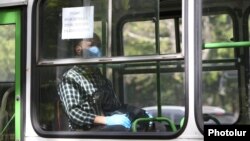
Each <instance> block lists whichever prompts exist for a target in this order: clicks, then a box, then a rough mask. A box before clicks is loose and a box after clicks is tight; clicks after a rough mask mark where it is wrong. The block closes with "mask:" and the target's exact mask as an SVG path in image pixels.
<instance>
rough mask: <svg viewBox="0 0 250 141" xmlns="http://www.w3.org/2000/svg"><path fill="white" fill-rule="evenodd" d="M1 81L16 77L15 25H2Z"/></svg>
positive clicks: (0, 45) (0, 37)
mask: <svg viewBox="0 0 250 141" xmlns="http://www.w3.org/2000/svg"><path fill="white" fill-rule="evenodd" d="M0 33H1V34H0V66H1V67H0V76H1V77H0V81H14V79H15V25H0Z"/></svg>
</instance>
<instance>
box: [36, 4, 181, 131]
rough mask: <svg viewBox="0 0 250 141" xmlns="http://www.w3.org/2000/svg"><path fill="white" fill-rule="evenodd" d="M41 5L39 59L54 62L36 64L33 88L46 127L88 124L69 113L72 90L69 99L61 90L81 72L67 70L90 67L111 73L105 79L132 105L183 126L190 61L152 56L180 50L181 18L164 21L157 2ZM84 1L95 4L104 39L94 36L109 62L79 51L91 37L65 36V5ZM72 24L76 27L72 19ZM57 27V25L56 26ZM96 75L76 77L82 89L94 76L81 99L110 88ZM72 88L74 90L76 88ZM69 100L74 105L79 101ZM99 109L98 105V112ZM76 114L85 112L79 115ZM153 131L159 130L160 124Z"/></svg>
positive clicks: (57, 128) (59, 128)
mask: <svg viewBox="0 0 250 141" xmlns="http://www.w3.org/2000/svg"><path fill="white" fill-rule="evenodd" d="M159 2H160V1H159ZM164 2H166V1H164ZM177 5H178V6H177V7H176V9H175V10H178V11H179V12H178V13H181V12H180V11H181V9H180V7H181V6H180V5H179V3H178V4H177ZM40 6H41V7H39V8H40V9H39V18H38V21H37V22H38V27H39V28H38V33H39V34H38V41H37V42H38V46H37V51H38V58H39V59H40V60H39V61H41V62H42V61H44V60H49V61H51V62H53V63H52V65H48V64H42V65H40V64H39V63H38V64H37V65H36V66H34V67H35V69H33V71H34V75H33V76H34V77H36V79H32V80H33V81H34V82H35V83H34V86H35V87H36V88H37V89H35V88H34V89H33V93H34V94H35V95H36V96H34V99H35V101H38V104H37V105H38V106H37V107H35V108H36V110H37V111H38V112H37V113H35V114H37V116H36V117H37V119H38V121H37V122H38V123H39V126H40V128H42V129H43V130H45V131H65V130H66V131H69V130H71V128H72V127H73V128H74V127H76V124H74V125H72V124H71V125H69V123H72V122H75V123H78V122H79V123H78V124H79V125H80V126H82V125H83V124H82V123H81V121H80V120H78V121H77V122H76V121H75V120H74V117H70V118H69V117H67V116H68V115H69V111H70V110H71V109H70V108H67V106H65V105H66V104H65V103H66V102H65V99H67V97H70V94H69V95H67V96H66V98H65V97H61V95H60V94H59V93H61V89H62V88H61V87H62V86H61V84H62V82H65V81H66V80H67V83H66V82H65V83H66V84H65V85H69V83H73V79H69V80H68V79H67V78H65V76H67V75H72V76H75V74H72V73H74V72H69V73H67V72H68V71H69V70H72V68H76V67H77V70H79V74H85V71H86V72H89V71H93V70H94V69H93V68H95V69H96V68H98V69H100V72H101V73H102V74H103V76H104V77H105V78H107V79H105V84H106V81H108V82H111V83H109V84H111V85H109V86H108V87H107V88H111V87H112V89H113V91H112V92H111V93H114V94H115V96H117V98H118V99H119V100H120V102H121V103H122V104H129V105H133V106H135V107H137V108H140V109H144V110H146V111H147V112H148V116H150V117H151V116H153V117H157V116H163V117H165V118H169V119H170V120H173V121H175V122H174V124H175V125H176V126H177V129H180V119H181V118H183V117H184V111H185V108H184V105H185V104H184V101H185V99H184V77H185V76H184V61H183V59H180V58H177V59H176V58H173V59H172V58H171V60H159V61H155V60H153V59H151V55H161V54H172V53H176V52H180V47H179V46H180V44H181V43H180V41H179V40H180V39H178V41H177V39H175V38H180V35H181V34H180V33H178V34H177V33H176V32H179V31H180V28H179V26H180V24H179V22H175V20H174V19H169V18H166V19H163V20H162V21H160V23H158V22H157V20H158V19H157V18H156V17H157V9H156V7H157V1H152V0H129V1H127V0H119V1H109V0H104V1H100V0H86V1H82V0H79V1H78V0H75V1H70V0H63V1H61V0H60V1H59V0H58V1H48V0H47V1H43V2H41V4H40ZM82 6H83V7H87V6H94V26H93V27H94V33H96V34H97V35H98V37H99V39H98V40H94V41H97V42H95V45H96V46H98V47H100V49H99V51H100V54H99V56H98V57H103V58H104V59H107V57H111V58H108V59H109V61H108V62H104V63H103V62H101V61H100V60H94V59H92V58H84V57H83V55H85V54H81V53H83V52H84V51H82V52H80V55H79V54H78V52H79V51H78V49H77V48H74V47H78V46H81V47H82V44H87V43H86V42H88V39H86V38H84V41H83V42H81V43H82V44H81V45H79V44H75V41H77V40H76V39H62V38H64V37H63V32H62V25H64V24H63V23H62V19H63V11H62V10H63V9H64V8H78V7H82ZM158 10H159V9H158ZM166 13H167V12H166ZM173 13H175V12H173ZM178 16H181V15H178ZM179 20H180V19H179V18H178V21H179ZM157 24H160V28H161V30H160V31H159V32H158V30H156V27H158V26H157ZM67 26H70V24H69V25H67ZM177 27H178V28H177ZM51 29H53V31H52V30H51ZM86 32H87V31H86ZM157 34H160V36H159V37H160V45H157V36H156V35H157ZM72 36H73V35H72ZM158 47H160V48H158ZM156 50H158V51H159V52H158V51H156ZM88 53H89V55H90V54H91V53H90V52H88ZM121 56H125V57H121ZM134 56H136V57H137V56H144V57H145V58H143V57H141V58H143V59H142V60H139V61H138V60H136V59H134V58H136V57H134ZM119 57H120V58H123V59H124V60H123V61H121V62H118V63H117V62H116V61H113V60H112V59H117V58H119ZM61 59H63V61H62V63H61V64H60V65H58V64H57V61H58V60H59V61H61ZM64 59H65V61H64ZM85 59H86V60H87V59H89V60H91V59H92V60H94V61H93V62H91V61H90V62H88V61H86V60H85ZM101 59H102V58H101ZM79 60H80V61H79ZM118 61H119V60H118ZM54 63H55V64H54ZM44 66H46V67H44ZM83 68H86V70H84V71H82V69H83ZM89 68H91V69H89ZM75 72H76V71H75ZM80 78H85V79H86V80H85V81H84V82H82V81H78V79H80ZM96 78H97V77H94V76H93V77H92V76H81V77H78V78H76V79H74V81H77V82H79V84H75V83H74V85H72V87H70V88H72V89H74V88H79V87H80V86H81V85H84V84H86V81H88V82H87V83H88V85H86V86H85V87H87V88H86V89H90V90H86V89H85V88H84V90H83V89H81V93H84V94H86V93H89V95H87V96H86V95H82V96H80V98H79V97H77V96H75V97H76V99H77V98H79V99H81V98H82V97H85V96H86V99H88V100H89V99H90V98H92V97H93V96H96V95H97V94H98V92H100V91H102V92H105V90H106V89H105V88H103V89H101V90H100V91H97V90H96V91H95V89H96V88H100V87H101V86H104V82H103V83H102V80H101V79H98V80H99V81H98V82H100V83H102V84H100V85H99V84H98V82H94V79H95V80H96ZM100 78H103V77H100ZM89 82H91V84H89ZM60 86H61V87H60ZM65 87H66V86H65ZM86 91H88V92H86ZM70 92H72V93H74V92H75V90H72V91H70ZM79 93H80V92H79ZM91 96H92V97H91ZM72 97H73V96H72ZM79 99H78V100H79ZM95 100H96V99H95ZM76 101H77V100H76ZM86 101H87V100H81V101H80V102H83V103H84V102H86ZM69 102H70V104H71V103H74V102H75V101H69ZM86 103H87V102H86ZM89 103H91V104H93V103H95V102H93V101H91V102H89ZM70 104H69V105H70ZM101 104H103V103H101ZM84 105H85V103H84V104H83V105H81V106H83V107H84ZM81 106H79V107H81ZM99 106H100V105H99ZM101 106H103V105H101ZM104 106H105V105H104ZM75 107H77V106H75ZM97 107H98V105H97ZM77 108H78V107H77ZM81 108H82V107H81ZM95 108H96V107H95ZM95 108H86V107H84V108H82V109H84V110H90V111H91V110H93V111H94V110H96V109H95ZM102 108H103V107H102ZM97 111H98V110H96V111H94V112H97ZM169 111H171V112H169ZM94 112H93V113H94ZM116 112H117V111H116ZM66 114H67V116H66ZM73 114H74V113H73ZM73 114H72V115H73ZM110 114H111V112H110V111H109V112H103V113H101V114H100V115H105V116H109V115H110ZM75 117H76V118H77V117H80V116H79V115H76V116H75ZM86 119H87V118H86ZM131 121H133V120H131ZM91 126H92V125H91ZM86 127H87V128H88V129H85V128H84V129H82V128H81V130H89V129H90V128H91V127H90V126H86ZM89 127H90V128H89ZM136 127H137V128H138V129H140V131H145V132H148V131H146V130H144V128H141V125H139V126H136ZM143 127H144V126H143ZM151 127H153V126H150V128H151ZM161 127H162V128H161ZM161 127H160V128H161V129H159V130H162V131H164V132H170V134H174V133H175V132H176V131H175V130H174V129H172V130H171V129H169V128H171V126H170V125H169V123H164V124H162V125H161ZM137 128H136V129H137ZM74 129H75V128H74ZM77 129H78V128H77ZM73 131H74V130H73ZM77 131H78V130H77ZM152 131H153V132H156V131H158V128H155V129H153V130H152ZM173 131H174V132H173ZM150 132H151V131H150ZM49 133H50V132H49ZM70 133H71V132H69V134H70ZM140 133H141V132H140ZM164 135H165V134H164Z"/></svg>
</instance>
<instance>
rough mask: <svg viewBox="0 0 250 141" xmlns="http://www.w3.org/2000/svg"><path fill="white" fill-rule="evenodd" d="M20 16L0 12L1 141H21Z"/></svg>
mask: <svg viewBox="0 0 250 141" xmlns="http://www.w3.org/2000/svg"><path fill="white" fill-rule="evenodd" d="M20 17H21V12H20V10H18V9H8V10H7V9H4V10H1V9H0V140H1V141H20V137H21V135H20V131H21V130H20V121H21V116H20V113H21V112H20V111H21V101H20V60H21V57H20V42H21V39H20V37H21V36H20V34H21V28H20V27H21V23H20V19H21V18H20Z"/></svg>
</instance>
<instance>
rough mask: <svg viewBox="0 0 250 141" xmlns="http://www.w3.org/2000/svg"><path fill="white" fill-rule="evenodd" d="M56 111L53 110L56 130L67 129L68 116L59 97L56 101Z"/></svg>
mask: <svg viewBox="0 0 250 141" xmlns="http://www.w3.org/2000/svg"><path fill="white" fill-rule="evenodd" d="M55 107H56V108H55V109H56V112H55V120H56V121H55V130H56V131H65V130H66V131H67V130H69V123H68V117H67V115H66V113H65V111H64V109H63V106H62V103H61V101H60V99H58V100H57V101H56V106H55Z"/></svg>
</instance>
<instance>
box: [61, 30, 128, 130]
mask: <svg viewBox="0 0 250 141" xmlns="http://www.w3.org/2000/svg"><path fill="white" fill-rule="evenodd" d="M98 40H99V38H98V36H96V34H94V38H93V39H87V40H86V39H84V40H77V42H76V43H75V45H74V51H75V55H76V56H77V57H83V58H92V57H100V56H101V52H100V48H99V47H98V46H97V45H98V42H96V41H98ZM58 95H59V96H60V99H61V101H62V103H63V107H64V109H65V111H66V114H67V116H68V118H69V124H70V128H71V129H72V130H78V129H81V130H106V129H109V127H111V126H112V127H114V126H115V127H116V128H115V129H114V130H116V131H117V130H120V131H128V130H129V128H130V127H131V120H130V119H129V117H128V115H126V114H123V113H117V112H116V114H110V113H112V112H114V111H116V110H118V109H119V108H121V106H122V104H121V103H120V101H119V100H118V98H117V96H116V95H115V94H114V90H113V88H112V85H111V82H110V81H109V80H108V79H106V78H105V77H104V76H103V75H102V74H101V72H100V70H99V69H98V68H97V67H95V66H93V65H78V66H74V67H73V68H71V69H69V70H68V71H67V72H65V73H64V74H63V78H62V81H61V82H60V84H59V86H58ZM109 95H110V96H109ZM110 129H111V128H110Z"/></svg>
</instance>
